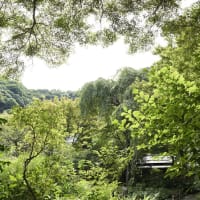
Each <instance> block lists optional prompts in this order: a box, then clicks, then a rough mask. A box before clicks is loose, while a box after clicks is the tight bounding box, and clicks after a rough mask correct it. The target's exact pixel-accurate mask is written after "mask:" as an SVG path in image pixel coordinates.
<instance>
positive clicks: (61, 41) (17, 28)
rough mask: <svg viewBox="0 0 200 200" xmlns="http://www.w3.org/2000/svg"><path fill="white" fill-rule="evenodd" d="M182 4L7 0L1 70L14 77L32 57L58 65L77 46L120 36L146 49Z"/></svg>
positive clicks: (0, 19)
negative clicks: (25, 61) (25, 59)
mask: <svg viewBox="0 0 200 200" xmlns="http://www.w3.org/2000/svg"><path fill="white" fill-rule="evenodd" d="M179 5H180V0H169V1H165V0H145V1H142V0H139V1H138V0H118V1H113V0H80V1H77V0H69V1H64V0H53V1H47V0H31V1H25V0H8V1H7V0H2V1H1V2H0V7H1V11H0V64H1V66H2V68H1V69H0V72H1V73H3V74H5V75H6V76H9V77H15V76H16V75H17V74H19V73H20V72H21V71H22V70H23V68H24V67H25V66H24V65H23V61H24V60H23V59H24V57H29V56H31V57H32V56H37V57H40V58H42V59H44V60H46V61H47V62H49V63H51V64H53V65H58V64H60V63H62V62H63V60H66V58H67V57H68V56H69V54H70V53H71V52H72V50H73V48H74V46H75V44H80V45H85V44H97V43H101V44H103V45H104V46H107V45H109V44H112V43H113V42H115V41H116V40H117V39H118V38H119V37H121V36H123V38H124V41H125V42H126V43H127V44H128V45H129V46H130V52H134V51H135V50H137V49H144V48H146V47H147V46H148V45H149V44H152V42H153V39H154V36H155V35H156V33H157V31H159V29H160V27H161V25H162V24H163V23H164V22H165V21H166V20H168V19H170V18H172V19H173V18H174V16H176V15H177V13H178V12H177V10H178V8H179ZM141 21H143V22H141ZM7 33H9V34H7Z"/></svg>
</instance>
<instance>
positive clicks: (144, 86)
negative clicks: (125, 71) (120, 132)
mask: <svg viewBox="0 0 200 200" xmlns="http://www.w3.org/2000/svg"><path fill="white" fill-rule="evenodd" d="M198 13H199V4H196V5H195V6H194V7H193V8H191V9H189V10H187V11H186V12H185V13H183V14H182V15H181V16H180V17H179V18H178V19H176V20H173V21H171V22H168V25H171V26H172V27H174V26H175V27H176V29H174V31H172V30H171V29H170V26H165V27H164V28H165V29H164V31H165V34H166V37H167V38H168V39H169V41H170V42H171V43H169V46H167V47H165V48H158V49H157V53H158V54H159V55H160V56H161V60H160V61H159V62H158V63H157V64H155V66H153V67H152V68H151V70H150V73H149V77H148V78H149V82H143V83H140V84H139V85H138V88H137V89H135V90H134V94H135V100H136V102H137V103H138V105H139V107H138V109H137V110H135V111H134V110H129V111H128V112H124V114H123V115H124V116H125V119H126V121H128V122H129V125H128V126H127V127H125V129H128V130H131V132H132V138H133V139H134V138H137V139H138V147H137V148H138V150H140V151H141V150H142V151H146V152H151V153H155V152H156V153H164V154H167V155H173V156H175V163H174V165H173V166H172V167H171V168H169V169H168V170H167V173H168V175H169V176H171V177H175V176H179V177H184V178H187V177H191V178H192V179H193V182H194V183H195V184H196V183H199V177H200V175H199V174H200V173H199V164H198V163H199V151H198V150H199V139H198V138H199V70H198V66H199V59H198V54H199V49H198V46H199V37H198V35H199V32H198V30H196V29H195V26H196V25H197V24H198V23H199V22H198V20H197V18H198V16H199V15H198ZM195 184H194V185H195Z"/></svg>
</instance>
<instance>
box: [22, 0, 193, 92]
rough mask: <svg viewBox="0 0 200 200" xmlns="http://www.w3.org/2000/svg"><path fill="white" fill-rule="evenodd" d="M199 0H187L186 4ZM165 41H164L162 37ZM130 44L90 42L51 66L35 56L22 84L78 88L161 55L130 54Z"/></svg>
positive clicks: (139, 66) (52, 87)
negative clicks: (99, 44)
mask: <svg viewBox="0 0 200 200" xmlns="http://www.w3.org/2000/svg"><path fill="white" fill-rule="evenodd" d="M196 1H197V0H184V4H183V7H187V6H189V5H190V4H191V3H193V2H196ZM159 41H160V42H161V43H162V44H164V42H163V41H162V40H159ZM127 52H128V46H127V45H125V44H124V43H123V41H118V42H116V43H115V44H114V45H112V46H110V47H108V48H102V47H100V46H90V47H88V48H84V47H78V48H76V50H75V52H74V54H72V55H71V56H70V57H69V59H68V62H67V64H63V65H62V66H60V67H58V68H54V69H52V68H48V67H47V66H46V65H45V63H44V62H43V61H41V60H37V59H34V60H33V61H30V62H29V63H28V64H27V68H26V70H25V72H24V75H23V77H22V82H23V84H24V85H25V86H26V87H27V88H29V89H59V90H63V91H66V90H78V89H80V88H81V87H82V86H83V85H84V84H85V83H86V82H89V81H94V80H96V79H97V78H99V77H103V78H106V79H108V78H112V77H113V76H114V75H115V74H116V72H117V70H118V69H120V68H122V67H127V66H128V67H133V68H134V69H140V68H144V67H150V66H151V65H152V64H153V63H154V62H155V61H157V60H158V59H159V57H158V56H155V55H152V53H151V52H146V53H137V54H135V55H129V54H127Z"/></svg>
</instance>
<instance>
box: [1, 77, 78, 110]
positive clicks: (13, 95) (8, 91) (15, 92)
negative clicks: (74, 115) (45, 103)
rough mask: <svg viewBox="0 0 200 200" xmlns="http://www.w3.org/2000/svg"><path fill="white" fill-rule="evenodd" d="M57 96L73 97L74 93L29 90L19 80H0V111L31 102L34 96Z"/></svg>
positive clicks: (48, 97) (51, 97) (42, 97)
mask: <svg viewBox="0 0 200 200" xmlns="http://www.w3.org/2000/svg"><path fill="white" fill-rule="evenodd" d="M55 97H58V98H59V99H60V98H62V97H67V98H72V99H73V98H75V97H76V93H75V92H72V91H68V92H62V91H59V90H51V91H49V90H29V89H27V88H25V87H24V86H23V85H22V84H21V83H20V82H17V81H11V80H5V79H1V80H0V112H1V113H2V112H3V111H6V110H9V109H11V108H12V107H14V106H22V107H24V106H25V105H27V104H29V103H31V102H32V100H33V99H34V98H38V99H49V100H50V99H54V98H55Z"/></svg>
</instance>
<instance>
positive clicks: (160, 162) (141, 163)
mask: <svg viewBox="0 0 200 200" xmlns="http://www.w3.org/2000/svg"><path fill="white" fill-rule="evenodd" d="M173 163H174V157H173V156H159V155H146V156H144V157H143V158H142V159H139V160H138V162H137V166H138V168H159V169H161V168H169V167H171V166H172V165H173Z"/></svg>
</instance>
